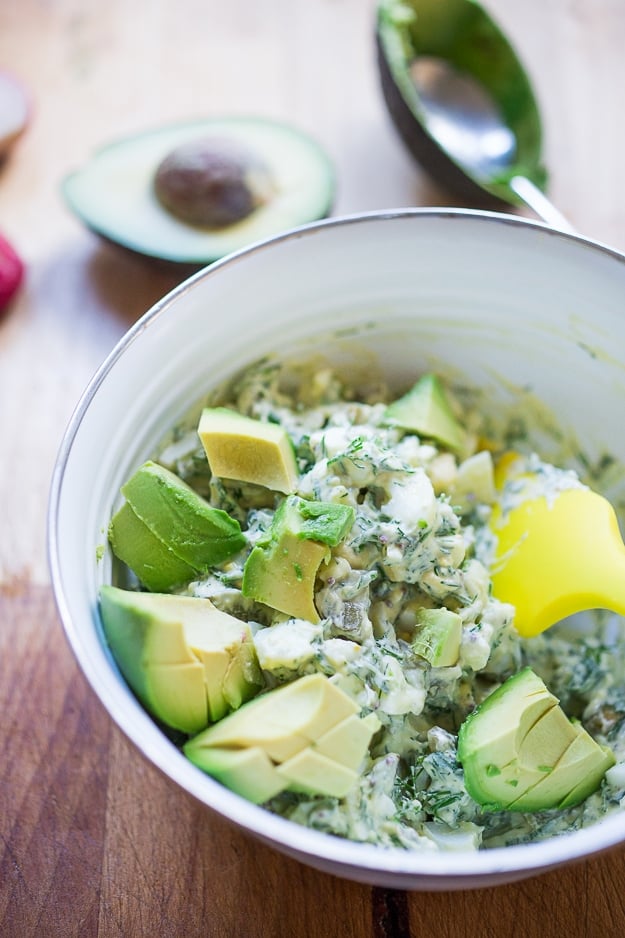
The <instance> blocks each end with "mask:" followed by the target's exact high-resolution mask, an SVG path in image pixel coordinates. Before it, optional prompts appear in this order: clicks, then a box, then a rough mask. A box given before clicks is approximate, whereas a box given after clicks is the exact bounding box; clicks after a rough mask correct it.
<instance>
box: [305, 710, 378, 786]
mask: <svg viewBox="0 0 625 938" xmlns="http://www.w3.org/2000/svg"><path fill="white" fill-rule="evenodd" d="M381 725H382V724H381V723H380V721H379V720H378V718H377V716H376V715H375V713H369V714H368V715H367V716H366V717H359V716H358V715H357V714H355V713H352V714H350V716H348V717H346V718H345V719H344V720H342V721H341V723H337V724H336V726H333V727H332V729H330V730H328V731H327V732H326V733H324V734H323V736H320V737H319V739H318V740H317V742H316V744H315V752H318V753H320V754H321V755H323V756H327V757H328V759H332V760H333V761H334V762H340V763H341V765H344V766H345V767H346V768H348V769H352V770H353V771H354V772H355V771H357V770H358V768H359V767H360V764H361V762H362V760H363V756H364V754H365V753H366V751H367V747H368V745H369V743H370V741H371V737H372V736H373V735H374V734H375V733H377V731H378V730H379V729H380V726H381Z"/></svg>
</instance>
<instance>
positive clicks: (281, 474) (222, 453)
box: [198, 407, 299, 494]
mask: <svg viewBox="0 0 625 938" xmlns="http://www.w3.org/2000/svg"><path fill="white" fill-rule="evenodd" d="M198 434H199V437H200V440H201V441H202V445H203V447H204V451H205V452H206V458H207V459H208V464H209V466H210V470H211V472H212V474H213V475H214V476H217V477H218V478H222V479H234V480H236V481H239V482H250V483H253V484H255V485H262V486H264V487H265V488H268V489H271V490H272V491H275V492H283V493H284V494H288V493H289V492H293V491H294V490H295V488H296V486H297V481H298V478H299V472H298V469H297V462H296V460H295V452H294V449H293V444H292V443H291V440H290V439H289V436H288V434H287V432H286V430H285V429H284V428H283V427H280V426H278V424H275V423H266V422H264V421H261V420H254V419H253V418H251V417H246V416H244V415H243V414H239V413H237V412H236V411H234V410H230V409H228V408H227V407H206V408H205V409H204V410H203V411H202V415H201V417H200V423H199V426H198Z"/></svg>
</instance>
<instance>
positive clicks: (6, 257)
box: [0, 235, 24, 314]
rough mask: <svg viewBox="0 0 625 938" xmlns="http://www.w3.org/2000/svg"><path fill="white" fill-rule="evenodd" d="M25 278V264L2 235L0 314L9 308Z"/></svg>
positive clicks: (0, 251)
mask: <svg viewBox="0 0 625 938" xmlns="http://www.w3.org/2000/svg"><path fill="white" fill-rule="evenodd" d="M23 277H24V264H23V263H22V260H21V259H20V257H19V255H18V254H17V253H16V252H15V249H14V248H13V247H12V246H11V245H10V244H9V242H8V241H7V240H6V238H3V237H2V235H0V314H2V313H3V312H4V310H5V309H6V308H7V307H8V305H9V303H10V302H11V300H12V299H13V297H14V296H15V294H16V293H17V290H18V288H19V285H20V283H21V282H22V279H23Z"/></svg>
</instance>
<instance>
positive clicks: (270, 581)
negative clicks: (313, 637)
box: [242, 495, 354, 622]
mask: <svg viewBox="0 0 625 938" xmlns="http://www.w3.org/2000/svg"><path fill="white" fill-rule="evenodd" d="M353 520H354V510H353V509H352V508H351V507H349V506H345V505H338V504H333V503H330V502H319V501H317V502H312V501H307V500H306V499H302V498H299V497H298V496H296V495H292V496H289V497H288V498H286V499H285V500H284V501H283V502H282V503H281V504H280V506H279V508H278V510H277V511H276V514H275V516H274V519H273V524H272V526H271V528H270V530H269V532H268V535H267V537H266V538H265V539H263V540H261V541H259V542H258V544H257V545H256V546H255V547H254V548H253V550H252V551H251V553H250V555H249V557H248V558H247V560H246V563H245V567H244V570H243V584H242V591H243V595H244V596H247V597H248V598H250V599H255V600H257V601H258V602H262V603H264V604H265V605H267V606H271V608H272V609H277V610H279V611H280V612H284V613H285V614H286V615H290V616H293V617H295V618H298V619H306V620H307V621H309V622H318V621H319V613H318V612H317V609H316V607H315V604H314V588H315V579H316V577H317V572H318V570H319V567H320V566H321V564H322V563H323V562H327V561H328V559H329V557H330V547H334V546H336V545H337V544H339V543H340V542H341V540H342V539H343V538H344V537H345V534H346V533H347V531H348V530H349V528H350V527H351V525H352V523H353Z"/></svg>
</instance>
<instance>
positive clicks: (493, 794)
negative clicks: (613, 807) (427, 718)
mask: <svg viewBox="0 0 625 938" xmlns="http://www.w3.org/2000/svg"><path fill="white" fill-rule="evenodd" d="M458 760H459V761H460V763H461V764H462V767H463V769H464V778H465V785H466V789H467V791H468V793H469V794H470V795H471V797H472V798H473V800H474V801H476V802H477V803H478V804H480V805H482V807H483V808H484V809H485V810H487V811H502V810H508V811H542V810H546V809H549V808H564V807H570V806H572V805H574V804H578V803H579V802H580V801H583V800H584V799H585V798H587V797H588V795H590V794H592V792H593V791H595V790H596V789H597V787H598V786H599V784H600V782H601V779H602V778H603V776H604V774H605V772H606V771H607V769H608V768H610V766H611V765H613V764H614V761H615V760H614V756H613V755H612V753H611V752H610V751H609V750H608V749H606V748H605V747H602V746H600V745H599V744H598V743H596V742H595V740H594V739H593V738H592V737H591V736H590V735H589V734H588V733H587V732H586V730H585V729H584V728H583V727H582V726H581V724H579V723H573V722H571V721H570V720H569V719H568V717H567V716H566V714H565V713H564V711H563V710H562V709H561V707H560V706H559V705H558V701H557V698H556V697H554V696H553V694H551V693H550V691H549V690H548V689H547V687H546V686H545V684H544V683H543V681H542V680H541V679H540V678H539V677H538V675H536V674H535V673H534V672H533V671H532V670H531V668H524V669H523V670H522V671H519V672H518V674H515V675H513V677H511V678H509V679H508V680H507V681H505V682H504V683H503V684H502V685H501V686H500V687H499V688H497V690H496V691H494V692H493V693H492V694H491V695H490V696H489V697H487V698H486V699H485V700H484V701H483V703H482V704H480V706H479V707H478V708H477V709H476V710H475V711H474V712H473V713H472V714H471V715H470V716H469V717H467V719H466V720H465V721H464V723H463V724H462V726H461V727H460V731H459V734H458Z"/></svg>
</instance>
